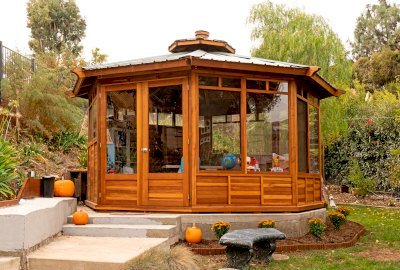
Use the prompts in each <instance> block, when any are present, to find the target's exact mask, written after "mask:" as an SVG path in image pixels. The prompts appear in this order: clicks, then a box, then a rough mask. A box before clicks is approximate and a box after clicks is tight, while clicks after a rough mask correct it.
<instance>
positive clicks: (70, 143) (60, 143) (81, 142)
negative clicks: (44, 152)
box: [49, 131, 86, 153]
mask: <svg viewBox="0 0 400 270" xmlns="http://www.w3.org/2000/svg"><path fill="white" fill-rule="evenodd" d="M49 148H50V149H54V150H62V151H63V152H64V153H69V152H71V150H72V149H74V148H78V149H80V150H83V149H86V138H85V137H84V136H81V135H79V133H77V132H71V131H65V132H61V133H58V134H56V135H55V136H54V137H53V138H52V139H51V140H50V145H49Z"/></svg>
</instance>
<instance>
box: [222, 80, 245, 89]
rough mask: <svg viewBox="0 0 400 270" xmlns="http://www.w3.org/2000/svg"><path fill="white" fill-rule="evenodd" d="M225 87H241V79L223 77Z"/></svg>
mask: <svg viewBox="0 0 400 270" xmlns="http://www.w3.org/2000/svg"><path fill="white" fill-rule="evenodd" d="M222 86H223V87H231V88H241V80H240V79H235V78H222Z"/></svg>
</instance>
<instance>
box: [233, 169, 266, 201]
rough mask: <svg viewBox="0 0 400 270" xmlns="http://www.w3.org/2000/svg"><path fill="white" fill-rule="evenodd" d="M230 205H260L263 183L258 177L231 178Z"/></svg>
mask: <svg viewBox="0 0 400 270" xmlns="http://www.w3.org/2000/svg"><path fill="white" fill-rule="evenodd" d="M229 195H230V204H233V205H260V204H261V183H260V177H258V176H256V177H254V176H231V177H230V185H229Z"/></svg>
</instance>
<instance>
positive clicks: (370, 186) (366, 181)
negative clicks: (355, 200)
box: [348, 159, 376, 196]
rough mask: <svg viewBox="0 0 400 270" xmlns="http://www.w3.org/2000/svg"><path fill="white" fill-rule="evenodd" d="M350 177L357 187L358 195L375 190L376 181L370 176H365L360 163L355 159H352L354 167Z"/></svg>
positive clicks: (351, 169)
mask: <svg viewBox="0 0 400 270" xmlns="http://www.w3.org/2000/svg"><path fill="white" fill-rule="evenodd" d="M348 179H349V181H350V183H351V184H352V185H353V186H354V187H355V188H356V194H357V195H362V196H365V195H367V194H368V193H370V192H373V191H375V188H376V183H375V181H374V180H373V179H372V178H370V177H367V178H365V177H364V175H363V173H362V171H361V168H360V165H359V164H358V162H357V161H356V160H355V159H353V160H352V167H351V168H350V172H349V175H348Z"/></svg>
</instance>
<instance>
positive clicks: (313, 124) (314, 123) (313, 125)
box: [308, 106, 319, 173]
mask: <svg viewBox="0 0 400 270" xmlns="http://www.w3.org/2000/svg"><path fill="white" fill-rule="evenodd" d="M308 117H309V125H310V172H311V173H319V126H318V109H317V108H315V107H314V106H309V115H308Z"/></svg>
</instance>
